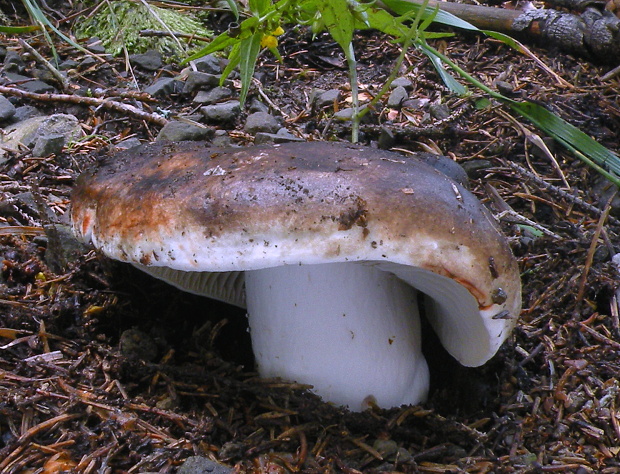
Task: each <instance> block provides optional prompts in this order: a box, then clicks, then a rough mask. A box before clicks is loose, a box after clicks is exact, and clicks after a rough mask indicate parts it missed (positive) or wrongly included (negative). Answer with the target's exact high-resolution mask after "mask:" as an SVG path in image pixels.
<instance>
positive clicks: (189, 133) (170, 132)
mask: <svg viewBox="0 0 620 474" xmlns="http://www.w3.org/2000/svg"><path fill="white" fill-rule="evenodd" d="M213 133H214V131H213V129H212V128H210V127H201V126H200V125H195V124H192V123H187V122H182V121H177V120H173V121H170V122H168V123H167V124H166V125H164V126H163V127H162V129H161V130H160V131H159V134H158V135H157V138H156V140H157V141H161V140H169V141H172V142H181V141H192V140H193V141H197V140H209V139H210V138H211V137H213Z"/></svg>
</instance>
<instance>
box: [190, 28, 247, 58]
mask: <svg viewBox="0 0 620 474" xmlns="http://www.w3.org/2000/svg"><path fill="white" fill-rule="evenodd" d="M237 42H239V40H238V39H237V38H231V37H230V36H228V33H222V34H221V35H219V36H218V37H217V38H215V39H214V40H213V41H211V42H210V43H209V44H208V45H207V46H205V47H204V48H202V49H201V50H199V51H196V52H195V53H194V54H192V55H191V56H189V57H188V58H186V59H184V60H183V61H181V64H187V63H188V62H189V61H193V60H194V59H198V58H202V57H203V56H206V55H207V54H211V53H214V52H216V51H221V50H223V49H226V48H228V47H229V46H232V45H233V44H235V43H237Z"/></svg>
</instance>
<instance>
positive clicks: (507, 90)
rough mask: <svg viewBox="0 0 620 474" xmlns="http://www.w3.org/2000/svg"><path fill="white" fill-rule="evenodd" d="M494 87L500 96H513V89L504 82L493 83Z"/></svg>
mask: <svg viewBox="0 0 620 474" xmlns="http://www.w3.org/2000/svg"><path fill="white" fill-rule="evenodd" d="M495 87H497V90H498V92H499V93H500V94H503V95H505V96H508V97H512V96H513V95H515V88H514V87H513V85H512V84H510V83H509V82H506V81H495Z"/></svg>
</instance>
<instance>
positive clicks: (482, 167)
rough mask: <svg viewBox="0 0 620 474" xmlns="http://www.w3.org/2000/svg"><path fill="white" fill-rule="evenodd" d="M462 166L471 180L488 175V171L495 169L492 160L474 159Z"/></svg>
mask: <svg viewBox="0 0 620 474" xmlns="http://www.w3.org/2000/svg"><path fill="white" fill-rule="evenodd" d="M460 166H461V167H462V168H463V169H464V170H465V173H467V176H468V177H469V178H470V179H478V178H480V177H481V176H482V175H484V174H485V173H486V170H488V169H489V168H492V167H493V162H491V161H490V160H483V159H473V160H469V161H465V162H464V163H463V164H461V165H460Z"/></svg>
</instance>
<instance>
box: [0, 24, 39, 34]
mask: <svg viewBox="0 0 620 474" xmlns="http://www.w3.org/2000/svg"><path fill="white" fill-rule="evenodd" d="M40 29H41V27H40V26H38V25H31V26H0V33H6V34H9V35H20V34H22V33H30V32H31V31H36V30H40Z"/></svg>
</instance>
